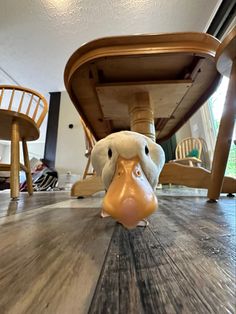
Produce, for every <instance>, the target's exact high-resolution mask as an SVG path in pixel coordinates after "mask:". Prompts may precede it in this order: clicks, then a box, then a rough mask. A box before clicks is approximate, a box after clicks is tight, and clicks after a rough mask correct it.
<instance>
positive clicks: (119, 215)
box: [92, 131, 165, 228]
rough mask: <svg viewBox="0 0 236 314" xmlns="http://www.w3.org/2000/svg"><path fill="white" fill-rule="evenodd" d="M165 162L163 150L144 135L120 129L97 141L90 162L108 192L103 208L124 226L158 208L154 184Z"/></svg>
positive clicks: (130, 224)
mask: <svg viewBox="0 0 236 314" xmlns="http://www.w3.org/2000/svg"><path fill="white" fill-rule="evenodd" d="M164 163H165V155H164V151H163V149H162V148H161V146H160V145H158V144H156V143H154V142H153V141H152V140H151V139H149V138H148V137H147V136H145V135H142V134H139V133H136V132H131V131H121V132H117V133H113V134H111V135H109V136H107V137H106V138H104V139H102V140H100V141H99V142H97V143H96V145H95V146H94V148H93V151H92V164H93V167H94V169H95V171H96V173H97V175H100V176H101V177H102V181H103V183H104V186H105V188H106V189H107V193H106V195H105V198H104V201H103V210H104V211H105V212H106V213H108V214H109V215H111V216H112V217H113V218H114V219H116V220H118V221H119V222H121V223H122V224H123V225H124V226H125V227H127V228H133V227H135V226H136V225H137V224H138V222H139V221H140V220H142V219H143V218H145V217H147V216H148V215H150V214H151V213H152V212H153V211H154V210H155V209H156V208H157V205H158V203H157V198H156V196H155V194H154V191H153V189H154V188H155V186H156V184H157V181H158V178H159V174H160V172H161V170H162V167H163V166H164Z"/></svg>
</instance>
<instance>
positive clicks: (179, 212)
mask: <svg viewBox="0 0 236 314" xmlns="http://www.w3.org/2000/svg"><path fill="white" fill-rule="evenodd" d="M159 202H160V211H159V213H158V212H157V213H156V214H154V215H153V216H152V217H151V219H150V226H149V227H147V228H146V229H140V228H136V229H135V230H132V231H128V230H126V229H124V228H123V227H122V226H121V225H117V226H116V228H115V232H114V235H113V238H112V241H111V244H110V247H109V250H108V253H107V259H106V263H105V265H104V268H103V271H102V274H101V277H100V280H99V282H98V285H97V288H96V292H95V295H94V298H93V301H92V303H91V306H90V310H89V313H114V314H116V313H219V314H220V313H235V312H234V310H235V274H234V269H235V268H234V267H235V260H236V257H235V247H234V245H233V243H234V241H235V235H236V233H235V225H234V222H233V220H231V218H233V217H234V219H235V211H234V205H235V203H234V201H232V200H224V202H221V204H222V205H221V206H217V205H216V204H214V206H212V204H207V203H205V201H204V199H203V198H202V199H197V198H193V197H189V198H188V197H184V198H183V197H182V198H181V197H176V198H173V197H160V198H159ZM224 206H225V207H224ZM226 207H227V209H226ZM228 218H230V219H228Z"/></svg>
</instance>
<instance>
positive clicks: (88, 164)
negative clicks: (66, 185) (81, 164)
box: [83, 155, 91, 180]
mask: <svg viewBox="0 0 236 314" xmlns="http://www.w3.org/2000/svg"><path fill="white" fill-rule="evenodd" d="M90 162H91V156H90V155H89V157H88V161H87V164H86V167H85V170H84V174H83V180H84V179H86V177H87V174H88V170H89V166H90Z"/></svg>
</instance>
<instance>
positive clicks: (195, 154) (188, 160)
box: [171, 137, 202, 167]
mask: <svg viewBox="0 0 236 314" xmlns="http://www.w3.org/2000/svg"><path fill="white" fill-rule="evenodd" d="M201 153H202V142H201V140H200V139H198V138H193V137H188V138H185V139H183V140H182V141H181V142H180V143H179V144H178V145H177V147H176V150H175V158H176V159H175V160H171V162H176V163H179V164H183V165H188V166H191V167H193V166H200V165H201V163H202V161H201V159H200V158H201Z"/></svg>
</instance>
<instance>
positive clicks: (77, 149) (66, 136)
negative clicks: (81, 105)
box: [55, 92, 87, 175]
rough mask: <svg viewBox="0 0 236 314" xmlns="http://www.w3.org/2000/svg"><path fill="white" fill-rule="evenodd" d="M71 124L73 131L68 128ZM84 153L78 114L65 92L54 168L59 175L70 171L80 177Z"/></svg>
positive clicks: (62, 97) (62, 100) (63, 93)
mask: <svg viewBox="0 0 236 314" xmlns="http://www.w3.org/2000/svg"><path fill="white" fill-rule="evenodd" d="M69 124H73V125H74V127H73V129H70V128H69V127H68V125H69ZM84 153H85V138H84V131H83V128H82V125H81V123H80V120H79V114H78V112H77V111H76V109H75V107H74V105H73V104H72V102H71V100H70V98H69V96H68V94H67V92H62V93H61V104H60V112H59V125H58V135H57V148H56V160H55V168H56V170H57V171H58V172H59V174H65V173H67V172H68V171H70V172H71V173H72V174H79V175H82V174H83V171H84V168H85V165H86V162H87V158H86V157H85V156H84Z"/></svg>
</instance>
